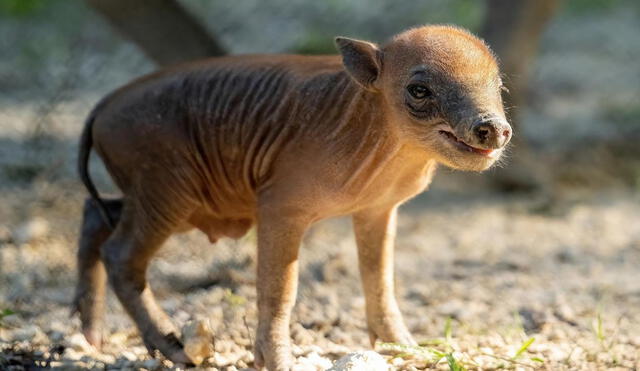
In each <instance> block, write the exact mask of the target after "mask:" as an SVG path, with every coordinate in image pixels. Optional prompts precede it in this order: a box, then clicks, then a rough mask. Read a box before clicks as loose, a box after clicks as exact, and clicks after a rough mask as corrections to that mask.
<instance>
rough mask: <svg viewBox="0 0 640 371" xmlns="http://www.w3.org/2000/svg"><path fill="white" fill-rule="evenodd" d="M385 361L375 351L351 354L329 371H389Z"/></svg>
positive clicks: (338, 361) (337, 362)
mask: <svg viewBox="0 0 640 371" xmlns="http://www.w3.org/2000/svg"><path fill="white" fill-rule="evenodd" d="M388 370H389V365H388V364H387V362H386V361H385V359H384V358H383V357H382V356H381V355H380V354H378V353H376V352H373V351H370V350H368V351H363V352H354V353H349V354H347V355H346V356H344V357H342V358H340V359H339V360H337V361H336V363H335V364H334V365H333V367H331V368H330V369H328V370H327V371H388Z"/></svg>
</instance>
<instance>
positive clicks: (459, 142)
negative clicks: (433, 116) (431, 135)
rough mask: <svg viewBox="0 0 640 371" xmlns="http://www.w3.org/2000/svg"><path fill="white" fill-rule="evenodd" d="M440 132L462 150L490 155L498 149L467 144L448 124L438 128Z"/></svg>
mask: <svg viewBox="0 0 640 371" xmlns="http://www.w3.org/2000/svg"><path fill="white" fill-rule="evenodd" d="M438 134H440V135H441V136H442V137H444V138H445V140H446V141H448V142H449V143H451V144H453V145H454V146H455V147H456V148H458V149H459V150H461V151H466V152H471V153H475V154H478V155H481V156H487V157H490V156H491V155H492V154H493V153H494V152H495V151H496V150H494V149H482V148H476V147H473V146H471V145H469V144H467V143H466V142H465V141H464V140H462V139H460V138H458V137H457V136H456V135H455V134H454V133H453V130H451V129H450V128H449V127H448V125H447V126H444V127H440V128H439V130H438Z"/></svg>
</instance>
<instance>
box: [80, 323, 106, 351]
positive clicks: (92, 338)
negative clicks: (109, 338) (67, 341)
mask: <svg viewBox="0 0 640 371" xmlns="http://www.w3.org/2000/svg"><path fill="white" fill-rule="evenodd" d="M82 335H84V338H85V339H87V342H88V343H89V344H91V345H93V347H94V348H96V349H97V350H100V348H101V347H102V331H100V330H97V329H94V328H85V329H82Z"/></svg>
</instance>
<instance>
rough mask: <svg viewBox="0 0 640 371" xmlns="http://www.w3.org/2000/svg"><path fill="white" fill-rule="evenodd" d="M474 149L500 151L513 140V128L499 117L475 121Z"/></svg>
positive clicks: (473, 133)
mask: <svg viewBox="0 0 640 371" xmlns="http://www.w3.org/2000/svg"><path fill="white" fill-rule="evenodd" d="M471 131H472V135H471V138H472V140H473V143H470V144H471V145H473V146H474V147H478V148H483V149H499V148H502V147H504V146H505V145H506V144H507V143H509V140H510V139H511V132H512V130H511V126H510V125H509V123H508V122H507V121H506V120H504V119H502V118H498V117H489V118H483V119H479V120H477V121H475V122H474V123H473V125H472V126H471Z"/></svg>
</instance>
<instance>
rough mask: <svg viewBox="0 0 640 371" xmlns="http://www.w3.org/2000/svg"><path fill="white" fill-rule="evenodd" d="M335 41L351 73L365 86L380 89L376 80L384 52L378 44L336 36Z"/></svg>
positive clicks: (369, 88) (373, 89)
mask: <svg viewBox="0 0 640 371" xmlns="http://www.w3.org/2000/svg"><path fill="white" fill-rule="evenodd" d="M335 42H336V46H337V47H338V50H339V51H340V54H341V55H342V63H343V64H344V67H345V68H346V70H347V72H348V73H349V75H351V77H353V79H354V80H355V81H356V82H357V83H358V84H360V85H361V86H362V87H363V88H365V89H367V90H372V91H376V90H378V89H377V87H376V85H377V84H376V82H377V80H378V77H379V76H380V68H381V66H382V53H381V52H380V49H378V46H377V45H376V44H373V43H370V42H367V41H361V40H355V39H349V38H347V37H336V39H335Z"/></svg>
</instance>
